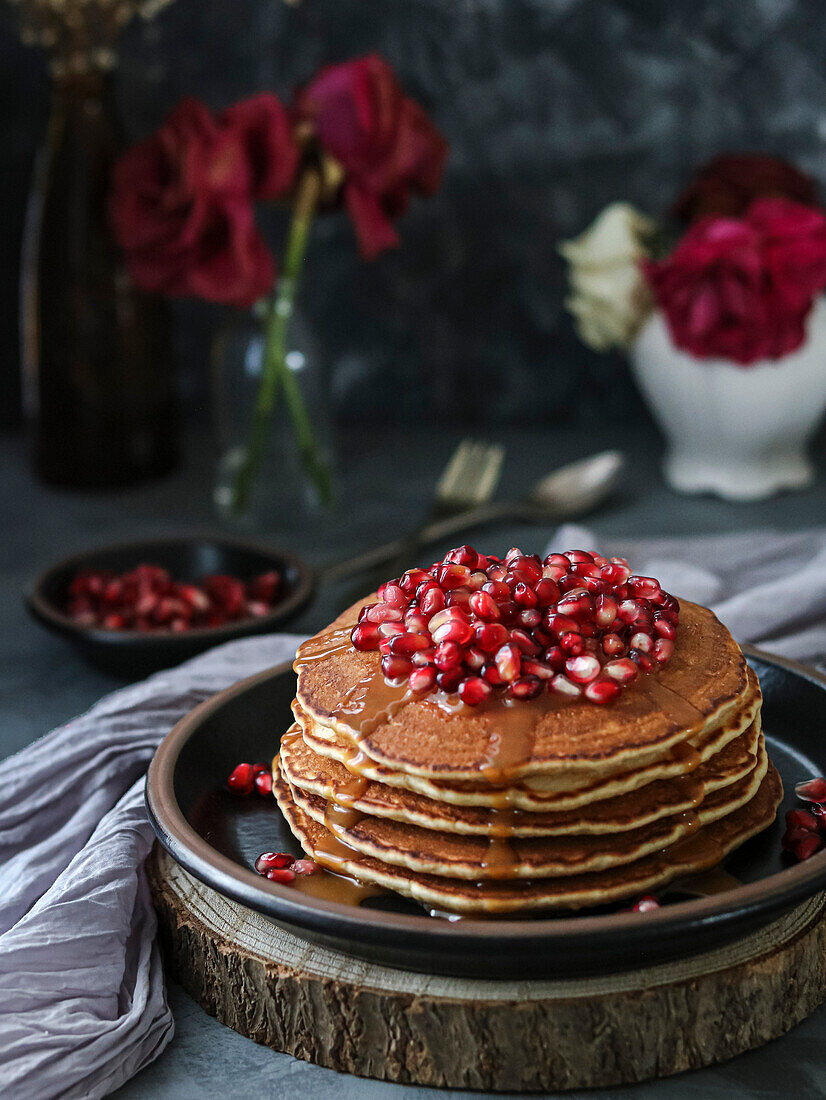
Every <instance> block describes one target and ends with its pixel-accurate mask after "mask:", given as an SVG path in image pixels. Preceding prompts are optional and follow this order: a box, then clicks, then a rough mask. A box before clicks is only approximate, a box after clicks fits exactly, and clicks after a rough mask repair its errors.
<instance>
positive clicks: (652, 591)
mask: <svg viewBox="0 0 826 1100" xmlns="http://www.w3.org/2000/svg"><path fill="white" fill-rule="evenodd" d="M628 587H629V588H630V589H631V591H632V592H633V593H634V595H635V596H636V597H637V598H638V599H641V600H653V599H656V597H657V596H659V594H660V583H659V581H656V580H654V578H653V577H636V576H631V577H629V578H628Z"/></svg>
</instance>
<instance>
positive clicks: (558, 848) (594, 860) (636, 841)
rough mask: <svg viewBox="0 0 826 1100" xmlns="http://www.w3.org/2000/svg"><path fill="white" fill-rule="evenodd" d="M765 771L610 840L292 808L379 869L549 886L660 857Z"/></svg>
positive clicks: (727, 808) (736, 802) (311, 799)
mask: <svg viewBox="0 0 826 1100" xmlns="http://www.w3.org/2000/svg"><path fill="white" fill-rule="evenodd" d="M767 768H768V758H767V756H766V752H765V748H764V747H763V746H762V745H761V746H760V747H759V750H758V758H757V762H756V764H755V766H754V768H753V769H752V771H751V772H749V773H748V774H747V775H746V776H744V777H743V778H742V779H739V780H738V781H737V782H736V783H733V784H730V785H729V786H727V787H723V788H721V789H719V790H717V791H715V792H714V793H712V794H710V795H709V796H708V797H707V798H705V799H703V801H702V802H701V803H700V804H699V805H698V806H697V807H696V809H691V810H686V811H683V812H681V813H678V814H672V815H669V816H667V817H662V818H659V819H658V820H656V821H653V822H651V823H649V824H647V825H644V826H642V827H639V828H635V829H631V830H626V831H624V832H619V833H615V834H612V835H605V834H601V835H592V834H589V835H577V836H571V835H568V836H539V837H527V838H519V837H513V838H510V839H508V840H504V839H502V840H499V839H497V838H495V837H494V838H491V837H490V836H487V837H485V836H470V835H461V834H458V833H455V832H452V833H448V832H441V831H436V830H434V829H432V828H421V827H419V826H417V825H410V824H407V823H404V822H399V821H395V820H392V819H387V818H378V817H372V816H366V815H362V814H359V813H358V812H353V811H347V812H345V813H343V814H341V813H335V810H333V812H331V809H330V804H329V803H328V802H327V800H326V799H324V798H321V797H319V796H318V795H316V794H310V793H307V792H306V791H302V790H300V789H299V788H296V787H292V786H291V795H292V799H293V802H294V803H295V804H296V805H297V806H298V808H299V809H301V810H302V811H303V812H304V813H305V814H307V815H308V816H309V817H311V818H312V819H313V820H314V821H316V822H318V823H319V824H321V825H325V826H326V827H327V828H328V829H329V830H330V831H331V832H332V833H333V834H334V835H335V837H336V838H337V839H338V840H339V841H341V843H342V844H345V845H347V847H349V848H352V849H354V850H355V851H356V852H359V853H361V854H362V855H366V856H371V857H373V858H374V859H377V860H380V861H381V862H382V863H392V864H394V865H397V866H400V867H405V868H406V869H408V870H411V871H416V872H420V873H422V874H429V875H444V876H448V877H451V878H462V879H470V880H472V881H474V882H477V881H481V880H484V879H489V878H498V879H501V878H508V879H511V878H516V879H520V878H549V877H557V876H563V875H572V874H582V873H586V872H591V871H602V870H605V869H607V868H609V867H616V866H620V865H623V864H627V863H632V862H634V861H636V860H638V859H641V858H642V857H644V856H646V855H649V854H650V853H652V852H657V851H662V850H663V849H666V848H668V847H669V846H670V845H672V844H675V843H676V842H677V841H679V840H680V839H682V838H683V837H686V836H689V835H690V834H692V833H694V832H696V831H697V830H698V829H700V828H702V827H703V826H706V825H709V824H711V823H712V822H714V821H716V820H718V819H719V818H721V817H724V816H726V815H727V814H730V813H733V812H734V811H735V810H738V809H740V807H741V806H743V805H745V804H746V803H747V802H748V801H750V800H751V799H752V798H753V797H754V795H755V794H756V792H757V789H758V788H759V786H760V783H761V782H762V780H763V778H764V776H765V774H766V770H767Z"/></svg>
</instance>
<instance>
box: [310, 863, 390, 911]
mask: <svg viewBox="0 0 826 1100" xmlns="http://www.w3.org/2000/svg"><path fill="white" fill-rule="evenodd" d="M291 885H292V888H293V889H294V890H299V891H300V892H301V893H302V894H309V895H310V897H314V898H322V899H323V900H324V901H337V902H338V903H339V904H340V905H356V906H358V905H361V903H362V902H363V901H365V900H366V899H367V898H374V897H381V896H382V895H383V894H386V891H385V890H382V888H381V887H380V886H366V885H365V884H364V883H362V882H359V881H358V879H355V878H352V877H351V876H350V875H343V874H338V873H334V872H332V871H328V870H326V869H325V868H323V867H322V869H321V870H320V871H316V873H315V874H314V875H296V877H295V878H294V879H293V882H292V884H291Z"/></svg>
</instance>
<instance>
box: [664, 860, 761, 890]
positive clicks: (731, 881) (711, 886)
mask: <svg viewBox="0 0 826 1100" xmlns="http://www.w3.org/2000/svg"><path fill="white" fill-rule="evenodd" d="M742 885H743V883H742V881H741V880H740V879H739V878H736V877H735V876H734V875H731V874H729V872H728V871H726V870H725V868H723V867H712V868H711V869H710V870H708V871H700V872H698V873H697V874H696V875H688V876H687V877H686V878H683V879H677V880H675V881H674V882H672V883H670V884H669V886H668V887H667V888H666V890H665V891H664V893H674V894H691V895H692V896H693V897H698V898H710V897H715V896H716V895H717V894H727V893H728V892H729V890H736V889H737V887H738V886H742Z"/></svg>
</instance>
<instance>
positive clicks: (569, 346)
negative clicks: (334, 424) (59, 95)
mask: <svg viewBox="0 0 826 1100" xmlns="http://www.w3.org/2000/svg"><path fill="white" fill-rule="evenodd" d="M5 14H6V15H7V16H8V14H9V13H8V9H7V11H6V13H5ZM823 14H824V8H823V5H822V3H821V2H820V0H706V2H699V0H668V2H666V0H301V2H300V3H299V4H297V5H295V6H293V5H288V4H286V3H284V2H283V0H175V2H174V3H173V4H172V5H171V6H170V7H168V8H166V9H165V10H164V11H162V12H161V14H160V15H159V16H158V17H157V18H156V20H155V21H153V22H151V23H141V22H136V23H135V24H133V25H132V26H131V27H130V28H129V29H128V30H127V31H126V33H125V34H124V36H123V38H122V42H121V49H120V56H121V63H120V68H119V72H118V76H117V91H118V100H119V104H120V109H121V113H122V120H123V123H124V124H125V127H126V130H127V132H128V134H129V135H130V136H131V137H132V138H137V137H139V136H142V135H143V134H145V133H147V132H148V131H150V130H151V129H152V128H153V127H154V126H156V125H157V124H158V123H159V122H160V120H161V119H162V117H163V115H164V114H165V112H166V111H167V110H168V109H169V108H171V107H172V106H173V105H174V103H175V102H176V101H177V100H178V99H179V98H180V97H181V96H182V95H184V94H194V95H197V96H201V97H203V98H204V99H205V100H207V101H208V102H209V103H210V104H211V105H212V106H214V107H216V108H220V107H223V106H225V105H226V104H228V103H230V102H232V101H233V100H235V99H238V98H240V97H242V96H244V95H247V94H249V93H251V92H254V91H257V90H260V89H262V88H271V89H273V90H275V91H276V92H278V93H280V94H283V95H285V96H286V95H288V93H289V91H290V89H291V88H292V87H293V86H294V85H295V84H297V83H298V82H300V81H302V80H303V79H306V78H307V77H308V75H310V74H311V73H312V72H313V71H314V69H315V68H316V67H317V66H319V65H320V64H322V63H323V62H325V61H330V60H340V59H344V58H347V57H350V56H355V55H357V54H361V53H365V52H367V51H371V50H378V51H380V52H381V53H383V54H384V55H385V56H386V57H387V58H388V59H389V60H390V62H391V63H392V64H393V66H394V67H395V68H396V69H397V71H398V73H399V74H400V77H401V80H402V82H403V83H404V85H405V86H406V87H407V88H408V89H409V91H410V93H411V94H413V95H414V96H416V97H417V98H419V99H420V100H421V101H422V102H423V103H424V104H425V105H426V107H427V108H428V109H429V110H430V111H431V113H432V114H433V116H434V118H435V119H436V121H437V122H438V124H439V126H440V127H441V129H442V130H443V131H444V133H445V134H446V136H447V137H448V139H449V141H450V143H451V146H452V152H451V157H450V162H449V168H448V172H447V177H446V179H445V182H444V186H443V188H442V191H441V193H440V194H439V195H438V196H437V197H436V198H435V199H434V200H429V201H419V202H416V203H415V204H414V206H413V208H412V210H411V212H410V214H409V215H408V216H407V217H406V218H405V220H404V221H403V222H402V225H401V232H402V236H403V242H404V244H403V247H402V249H400V250H399V251H398V252H396V253H393V254H386V255H385V256H384V257H382V258H381V259H379V260H378V261H377V262H376V263H374V264H365V263H363V262H361V261H359V260H358V258H357V257H356V255H355V250H354V247H353V240H352V235H351V231H350V228H349V226H348V225H347V224H346V223H345V220H344V218H343V217H333V218H329V219H327V220H325V221H324V222H323V223H322V224H319V225H318V227H317V232H316V236H315V240H314V243H313V245H312V250H311V256H310V268H309V276H308V281H307V284H306V286H305V288H304V295H303V305H302V310H303V314H304V317H305V319H306V321H307V322H308V324H309V325H310V327H311V329H312V331H313V332H314V334H315V337H316V339H317V345H318V353H319V355H320V356H321V358H322V360H323V362H324V365H325V369H326V370H327V371H328V372H329V378H330V386H331V393H332V395H333V398H334V404H335V408H336V409H337V411H338V413H339V415H340V416H341V417H343V418H347V419H357V418H359V417H382V418H385V417H386V418H389V419H390V420H392V419H406V418H415V419H419V418H421V417H437V418H452V419H454V420H455V419H464V420H467V421H469V422H488V421H498V422H503V421H510V422H522V421H536V420H543V421H550V420H562V419H574V420H577V421H580V422H582V423H583V424H586V425H587V424H590V423H595V422H600V421H602V420H604V419H607V418H608V415H609V413H610V412H614V413H616V412H617V411H620V412H621V413H623V414H624V415H629V414H632V415H634V414H637V412H638V409H639V406H638V402H637V401H636V398H635V397H634V395H633V393H632V392H631V391H630V390H629V383H628V378H627V374H626V371H625V368H624V366H623V363H622V361H621V359H620V357H607V358H606V357H601V356H595V355H592V354H590V353H589V352H587V351H586V350H585V349H584V348H583V347H582V346H581V345H580V344H579V343H578V341H577V340H576V338H575V336H574V335H573V333H572V330H571V328H570V324H569V322H568V320H567V318H566V316H565V315H564V312H563V308H562V297H563V290H564V286H563V270H562V266H561V264H560V262H559V260H558V258H557V256H556V254H555V250H554V244H555V242H556V241H557V240H558V239H559V238H560V237H564V236H567V235H570V234H572V233H575V232H577V231H578V230H580V229H581V228H582V227H583V226H584V225H585V224H586V223H587V222H588V221H589V220H590V219H591V218H592V217H593V216H594V214H595V213H596V212H597V211H598V210H599V209H600V208H601V207H602V206H603V205H604V204H606V203H607V202H609V201H611V200H612V199H615V198H620V197H624V198H627V199H630V200H631V201H633V202H635V203H637V204H638V205H640V206H641V207H644V208H646V209H648V210H652V211H657V210H661V209H663V208H664V207H666V206H667V205H668V203H669V202H670V200H671V199H672V198H673V197H674V195H675V194H676V192H677V190H678V189H679V187H680V186H681V185H682V184H683V182H684V181H685V180H686V178H687V176H688V174H689V172H690V170H691V168H692V166H694V165H696V164H697V163H698V162H700V161H702V160H703V159H705V158H707V157H709V156H710V155H712V154H714V153H717V152H719V151H725V150H741V149H754V150H764V151H770V152H775V153H780V154H783V155H785V156H787V157H789V158H790V159H792V160H794V161H796V162H797V163H798V164H799V165H800V166H801V167H803V168H804V169H806V170H807V171H809V172H811V173H812V174H814V175H815V176H816V177H818V178H819V179H820V180H821V181H824V182H826V19H824V18H823ZM10 19H11V17H9V21H7V23H6V25H5V27H4V28H3V30H2V36H0V142H2V146H1V147H2V150H3V155H2V157H0V209H1V210H2V216H3V232H2V233H0V355H2V359H0V403H1V404H0V408H2V410H3V411H4V414H5V415H4V417H3V418H4V419H6V420H8V419H9V417H10V415H11V414H12V413H13V410H14V408H15V392H16V370H17V366H16V359H17V351H16V332H15V326H16V293H17V292H16V286H17V258H18V252H19V243H20V228H21V220H22V212H23V204H24V199H25V193H26V188H27V185H28V178H29V174H30V170H31V164H32V158H33V155H34V151H35V147H36V144H37V141H38V140H39V137H40V134H41V133H42V130H43V126H44V124H45V120H46V116H47V108H48V81H47V77H46V74H45V65H44V63H43V59H42V57H41V56H40V54H39V53H38V52H37V51H36V50H30V49H27V48H25V47H23V46H21V45H20V44H19V43H18V42H17V40H16V38H15V36H14V34H13V32H12V30H11V29H10ZM177 319H178V326H179V327H178V344H179V355H180V360H181V368H182V371H183V372H184V374H185V375H186V376H187V377H188V379H189V388H190V389H191V390H192V389H194V392H195V393H196V394H198V393H199V392H200V390H201V384H202V382H201V380H202V379H203V377H204V376H205V374H206V365H205V354H206V352H205V349H206V346H207V342H208V337H209V333H210V331H211V330H212V328H213V327H214V325H215V324H217V323H218V319H219V313H218V312H217V311H215V310H208V309H206V308H204V307H198V306H183V307H182V308H179V309H178V310H177Z"/></svg>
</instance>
